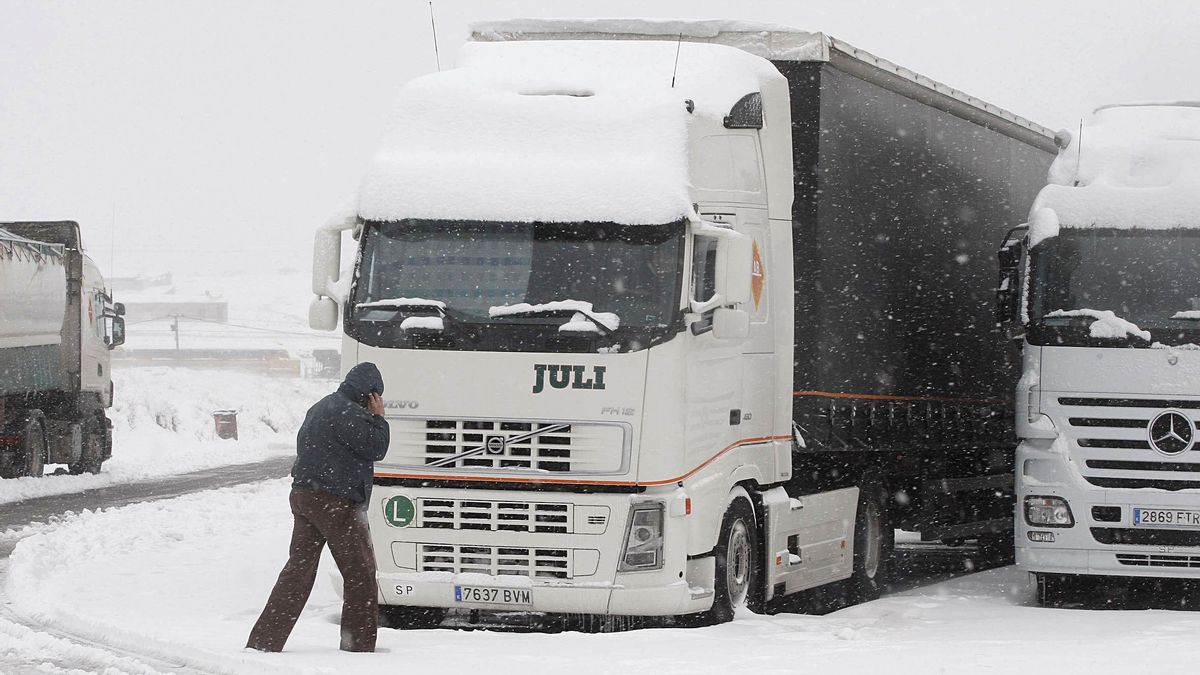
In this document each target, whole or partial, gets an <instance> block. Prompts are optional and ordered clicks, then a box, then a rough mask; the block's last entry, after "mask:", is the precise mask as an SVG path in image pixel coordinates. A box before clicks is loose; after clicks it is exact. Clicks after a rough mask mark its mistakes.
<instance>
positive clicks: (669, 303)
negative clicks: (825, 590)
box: [310, 20, 1054, 626]
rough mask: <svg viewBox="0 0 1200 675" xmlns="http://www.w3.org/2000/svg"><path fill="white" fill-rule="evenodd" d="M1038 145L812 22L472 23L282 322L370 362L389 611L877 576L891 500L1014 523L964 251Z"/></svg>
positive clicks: (990, 259) (944, 531)
mask: <svg viewBox="0 0 1200 675" xmlns="http://www.w3.org/2000/svg"><path fill="white" fill-rule="evenodd" d="M1053 152H1054V142H1053V135H1052V134H1051V133H1050V132H1049V131H1047V130H1046V129H1044V128H1043V127H1041V126H1039V125H1037V124H1034V123H1032V122H1029V121H1027V120H1025V119H1022V118H1020V117H1017V116H1015V115H1013V114H1011V113H1008V112H1006V111H1004V110H1001V109H999V108H996V107H994V106H991V105H989V104H986V103H984V102H982V101H979V100H977V99H974V98H972V97H970V96H967V95H966V94H963V93H961V92H959V91H956V90H954V89H952V88H950V87H946V86H945V85H941V84H939V83H936V82H934V81H932V80H929V79H927V78H925V77H922V76H920V75H917V74H915V73H912V72H911V71H908V70H906V69H904V68H900V67H898V66H896V65H894V64H892V63H889V62H887V61H884V60H882V59H879V58H876V57H874V56H872V55H870V54H868V53H866V52H863V51H861V50H858V49H855V48H854V47H851V46H849V45H847V44H845V43H842V42H840V41H838V40H836V39H833V38H831V37H828V36H826V35H823V34H820V33H808V32H803V31H797V30H794V29H789V28H781V27H777V26H760V25H749V24H738V23H722V22H654V21H552V20H512V21H506V22H500V23H495V24H488V25H479V26H475V27H474V32H473V36H472V40H471V41H470V42H469V43H468V44H466V45H465V47H464V49H463V51H462V54H461V57H460V59H459V62H458V66H457V67H456V68H454V69H452V70H448V71H445V72H442V73H437V74H433V75H429V76H426V77H422V78H419V79H417V80H414V81H413V82H411V83H409V84H408V85H407V86H406V87H405V88H404V90H403V91H402V93H401V97H400V102H399V104H398V109H397V111H396V116H395V123H394V125H393V128H392V130H391V131H390V132H389V134H388V136H387V138H386V139H385V141H384V143H383V146H382V148H381V149H380V150H379V152H378V153H377V155H376V157H375V160H374V163H373V165H372V166H371V168H370V170H369V171H368V173H367V175H366V177H365V178H364V180H363V183H362V186H361V190H360V193H359V197H358V202H357V209H356V211H355V213H353V214H351V215H349V216H347V217H344V218H335V219H334V220H332V221H331V222H330V223H328V224H327V225H326V226H325V227H324V228H322V229H321V230H320V231H319V232H318V235H317V240H316V248H315V256H314V278H313V291H314V292H315V293H316V295H317V296H318V297H317V298H316V299H315V300H314V302H313V305H312V308H311V314H310V320H311V323H312V325H313V326H314V327H317V328H324V329H333V328H335V327H336V326H337V321H338V316H339V309H340V310H341V314H342V317H343V329H344V331H345V340H344V342H343V348H342V361H343V367H344V368H349V367H351V366H352V365H353V364H356V363H359V362H363V361H371V362H374V363H376V364H378V366H379V368H380V369H381V370H382V372H383V376H384V379H385V381H386V383H387V390H386V392H385V397H386V399H387V400H386V406H387V417H388V420H389V422H390V423H391V432H392V441H391V449H390V451H389V453H388V455H387V456H386V458H385V459H384V460H383V461H381V462H379V463H378V464H377V465H376V473H375V485H374V492H373V494H372V497H371V501H370V504H369V514H370V519H371V532H372V537H373V539H374V545H375V551H376V557H377V560H378V565H379V577H378V579H379V588H380V598H381V601H382V606H383V609H382V613H383V615H384V617H383V618H384V619H385V620H389V621H394V622H399V623H401V624H403V625H408V626H414V625H422V624H426V625H427V624H431V623H434V622H436V621H438V620H439V619H440V616H441V615H442V614H443V613H444V611H445V610H446V609H447V608H470V609H485V610H486V609H491V610H497V609H501V610H502V609H518V610H526V611H534V612H550V613H566V614H582V615H593V616H594V615H605V616H609V617H613V616H629V615H640V616H646V615H658V616H663V615H685V616H688V617H692V618H694V619H696V620H697V621H708V622H713V621H722V620H727V619H729V618H730V617H731V616H732V615H733V613H734V610H735V608H737V607H739V606H742V605H749V606H750V607H752V608H762V607H768V604H769V603H771V601H773V600H775V599H777V598H781V597H783V596H787V595H790V594H794V593H797V592H799V591H803V590H805V589H811V588H816V587H820V586H826V585H830V584H837V588H838V589H839V592H844V593H845V595H846V596H848V597H850V598H853V599H855V600H861V599H865V598H870V597H874V596H875V595H876V594H878V593H879V592H880V591H881V589H883V587H884V586H885V584H886V582H887V579H888V575H889V571H890V568H891V552H892V546H893V543H894V542H893V532H894V528H897V527H903V528H905V529H908V530H912V531H918V532H920V533H921V536H922V537H924V538H926V539H932V540H953V541H958V540H962V539H973V538H978V539H981V540H983V541H984V542H985V543H989V544H992V545H995V546H998V547H1000V548H1003V547H1004V546H1005V545H1006V544H1007V546H1008V550H1009V551H1011V540H1012V532H1011V530H1012V512H1013V482H1012V461H1013V451H1014V448H1015V437H1014V436H1013V431H1012V405H1011V391H1012V388H1013V387H1014V386H1015V385H1016V381H1017V376H1018V373H1019V370H1018V367H1017V365H1018V364H1017V360H1016V353H1015V348H1014V349H1012V353H1011V354H1010V353H1009V349H1010V346H1009V343H1008V340H1007V339H1006V336H1005V335H1004V334H1003V332H1002V331H1001V330H1000V329H999V327H998V326H997V325H996V323H995V321H994V318H993V315H992V310H991V304H992V297H991V292H992V291H991V288H992V281H993V280H994V279H995V276H996V269H995V261H994V251H995V247H996V244H997V242H999V241H1000V240H1001V238H1002V237H1003V236H1004V234H1005V233H1006V232H1007V230H1008V227H1009V226H1008V225H1006V222H1007V223H1012V222H1017V221H1016V220H1014V219H1013V218H1014V217H1015V218H1017V219H1019V218H1020V217H1021V214H1024V213H1026V212H1027V210H1028V208H1029V205H1030V204H1031V203H1032V199H1033V197H1034V195H1035V194H1036V191H1037V189H1038V188H1039V187H1040V183H1041V181H1040V178H1039V176H1041V175H1044V172H1045V170H1046V169H1047V167H1048V166H1049V164H1050V162H1051V160H1052V159H1053ZM344 233H346V234H345V237H343V235H344ZM351 234H352V236H353V237H354V239H355V240H356V246H357V247H358V248H357V257H356V259H355V262H354V267H353V269H349V270H344V271H342V270H340V269H339V259H340V247H341V243H342V240H343V238H346V239H347V240H348V239H349V236H350V235H351Z"/></svg>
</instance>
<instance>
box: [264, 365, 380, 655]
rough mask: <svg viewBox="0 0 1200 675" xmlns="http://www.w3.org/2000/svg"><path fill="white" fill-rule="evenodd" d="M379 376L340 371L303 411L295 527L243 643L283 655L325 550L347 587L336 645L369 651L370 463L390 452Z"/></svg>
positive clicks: (372, 632)
mask: <svg viewBox="0 0 1200 675" xmlns="http://www.w3.org/2000/svg"><path fill="white" fill-rule="evenodd" d="M382 393H383V377H382V376H381V375H380V374H379V369H378V368H376V367H375V364H373V363H360V364H358V365H356V366H354V367H353V368H351V369H350V372H349V373H346V379H345V380H344V381H343V382H342V384H341V385H340V386H339V387H338V389H337V391H336V392H334V393H332V394H330V395H328V396H326V397H325V398H323V399H321V400H320V401H318V402H317V403H316V405H314V406H313V407H311V408H309V409H308V415H307V416H306V417H305V418H304V424H303V425H301V427H300V433H299V434H297V436H296V463H295V464H294V465H293V466H292V493H291V497H290V499H289V501H290V503H291V507H292V516H293V519H294V525H293V529H292V542H291V547H290V549H289V557H288V561H287V564H286V565H284V567H283V571H282V572H280V573H279V580H278V581H276V582H275V588H274V590H272V591H271V597H270V598H269V599H268V600H267V606H266V607H265V608H264V609H263V611H262V615H261V616H259V617H258V622H257V623H255V624H254V629H253V630H251V631H250V639H249V640H248V641H247V643H246V646H247V647H249V648H251V649H257V650H259V651H264V652H278V651H282V650H283V645H284V643H285V642H287V639H288V636H289V635H290V634H291V632H292V628H293V627H294V626H295V625H296V619H298V618H299V617H300V612H301V611H302V610H303V609H304V604H305V603H306V602H307V601H308V596H309V593H311V592H312V587H313V583H314V582H315V581H316V578H317V563H318V562H319V560H320V558H321V550H322V549H323V548H324V547H325V544H326V543H328V544H329V551H330V553H332V554H333V559H334V561H336V562H337V566H338V569H339V570H340V571H341V573H342V578H343V580H344V582H345V586H344V591H343V595H342V598H343V602H342V644H341V648H342V649H344V650H346V651H351V652H373V651H375V637H376V631H377V629H378V628H377V626H378V619H379V598H378V595H377V593H378V589H377V587H376V583H375V555H374V552H373V551H372V550H371V535H370V532H369V530H368V529H367V514H366V511H365V507H366V503H367V500H368V499H369V498H370V496H371V479H372V475H373V473H374V463H375V462H377V461H379V460H381V459H383V456H384V455H385V454H387V449H388V440H389V437H390V435H389V432H388V424H387V421H386V420H384V418H383V399H382V397H381V394H382Z"/></svg>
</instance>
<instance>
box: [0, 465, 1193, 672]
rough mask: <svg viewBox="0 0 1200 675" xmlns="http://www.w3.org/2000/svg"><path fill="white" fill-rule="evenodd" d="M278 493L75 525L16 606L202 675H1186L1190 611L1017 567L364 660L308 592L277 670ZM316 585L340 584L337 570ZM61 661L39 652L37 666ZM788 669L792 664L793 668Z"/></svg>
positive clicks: (228, 496)
mask: <svg viewBox="0 0 1200 675" xmlns="http://www.w3.org/2000/svg"><path fill="white" fill-rule="evenodd" d="M287 490H288V485H287V482H286V481H270V482H267V483H264V484H260V485H257V486H250V487H240V488H231V489H225V490H219V491H214V492H210V493H206V494H201V495H194V496H189V497H184V498H180V499H174V500H166V501H161V502H155V503H150V504H138V505H134V506H130V507H126V508H122V509H118V510H110V511H104V512H101V513H85V514H80V515H78V516H75V517H74V518H72V519H71V520H69V521H68V522H65V523H63V524H62V525H60V526H58V527H57V528H56V529H54V530H52V531H48V532H45V533H43V534H40V535H36V536H33V537H31V538H29V539H26V540H24V541H22V542H21V543H20V544H19V545H18V546H17V549H16V551H15V552H14V554H13V557H12V563H11V568H10V574H9V577H8V591H9V593H10V594H11V598H12V600H13V602H14V605H15V608H16V609H17V610H18V611H20V612H21V613H33V614H36V615H37V616H39V617H41V618H42V619H43V620H45V621H48V622H50V623H51V624H52V625H55V626H59V627H64V628H69V629H71V630H72V631H79V632H83V633H85V634H94V635H98V636H103V637H104V638H105V640H106V641H109V642H116V643H117V644H121V645H125V646H128V647H130V648H135V649H137V650H139V651H150V652H152V653H170V654H174V655H175V658H176V660H177V661H180V662H183V663H186V664H188V665H191V666H193V667H195V668H197V669H200V670H205V671H209V672H223V673H248V674H249V673H261V672H270V671H275V672H293V673H330V672H355V673H360V674H362V675H375V674H379V675H383V674H388V675H391V674H392V673H395V672H397V671H413V672H442V673H467V672H476V673H495V674H507V673H513V674H520V675H533V674H536V673H561V672H570V673H573V674H575V675H587V674H590V673H615V672H618V673H627V674H629V675H638V674H640V673H647V674H650V673H654V674H660V673H665V672H680V673H696V674H706V673H714V674H716V673H720V674H722V675H723V674H724V673H728V672H731V671H735V670H736V671H740V672H753V673H790V672H796V670H797V668H798V667H799V668H800V669H802V670H804V671H805V672H814V673H822V672H835V673H859V672H861V673H874V672H887V673H889V674H890V675H907V674H910V673H911V674H914V675H916V674H919V675H928V673H930V672H931V670H932V671H933V672H955V673H958V672H964V673H965V672H1007V673H1034V672H1067V673H1075V672H1087V673H1095V674H1097V675H1103V674H1106V673H1114V674H1121V675H1124V674H1126V673H1134V672H1189V670H1190V669H1193V668H1194V664H1195V663H1196V661H1197V660H1198V659H1200V643H1198V642H1197V641H1195V640H1193V639H1190V636H1191V635H1192V634H1193V633H1194V631H1195V628H1196V624H1197V621H1196V618H1195V613H1193V612H1172V611H1162V610H1152V611H1101V612H1089V611H1081V610H1056V609H1042V608H1038V607H1034V606H1032V605H1033V593H1032V586H1031V584H1030V583H1029V582H1028V578H1027V575H1026V574H1025V573H1023V572H1021V571H1019V570H1017V569H1016V568H1015V567H1007V568H1002V569H998V570H992V571H988V572H984V573H981V574H973V575H969V576H965V577H961V578H958V579H954V580H951V581H946V582H941V583H936V584H931V585H928V586H924V587H922V588H918V589H915V590H912V591H908V592H905V593H901V594H898V595H893V596H890V597H887V598H884V599H882V600H878V601H875V602H871V603H867V604H864V605H859V606H857V607H851V608H849V609H845V610H842V611H839V612H835V613H833V614H830V615H827V616H804V615H796V614H779V615H775V616H760V615H755V614H751V613H748V612H743V613H740V614H739V615H738V617H737V619H736V620H735V621H733V622H732V623H729V624H725V625H722V626H714V627H711V628H703V629H655V630H639V631H630V632H625V633H614V634H601V635H584V634H578V633H560V634H538V633H514V632H491V631H455V630H426V631H394V630H387V629H384V630H381V631H380V634H379V647H380V649H381V652H382V653H377V654H373V655H364V654H346V653H342V652H339V651H338V650H337V645H338V639H339V636H338V632H339V631H338V625H337V622H338V608H339V605H340V601H339V600H338V598H337V596H336V594H335V593H334V592H333V590H332V589H331V588H330V586H329V584H328V583H326V581H325V579H324V575H322V577H321V580H320V581H319V582H318V583H317V586H316V588H315V589H314V592H313V595H312V598H311V599H310V601H309V604H308V607H307V609H306V611H305V612H304V614H303V615H301V617H300V620H299V622H298V623H297V625H296V629H295V631H294V632H293V633H292V637H291V639H290V640H289V642H288V644H287V647H286V649H285V651H284V652H283V653H282V654H258V653H247V652H244V651H242V645H243V644H244V643H245V639H246V636H247V634H248V633H249V631H250V626H251V625H252V624H253V622H254V620H255V618H256V617H257V615H258V612H259V611H260V610H261V609H262V603H263V602H264V601H265V600H266V596H267V593H268V592H269V591H270V589H271V585H272V584H273V582H274V580H275V576H276V575H277V574H278V572H279V568H280V567H281V566H282V564H283V562H284V558H285V556H286V549H287V541H288V535H289V528H290V523H291V519H290V516H289V514H288V510H287ZM322 568H323V569H325V570H329V569H332V566H331V561H329V560H328V559H326V560H324V561H323V562H322ZM60 648H65V647H59V646H56V645H47V646H46V649H47V650H55V649H60ZM798 663H802V665H801V666H798V665H797V664H798Z"/></svg>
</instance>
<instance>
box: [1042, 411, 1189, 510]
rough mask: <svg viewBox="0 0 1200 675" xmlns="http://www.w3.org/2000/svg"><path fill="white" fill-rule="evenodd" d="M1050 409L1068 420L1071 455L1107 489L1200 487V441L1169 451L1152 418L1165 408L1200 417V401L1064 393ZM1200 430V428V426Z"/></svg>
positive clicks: (1065, 430) (1094, 482)
mask: <svg viewBox="0 0 1200 675" xmlns="http://www.w3.org/2000/svg"><path fill="white" fill-rule="evenodd" d="M1055 402H1056V403H1057V409H1053V410H1047V411H1046V412H1048V413H1050V414H1052V415H1053V416H1054V417H1055V418H1056V419H1059V420H1063V419H1064V418H1065V421H1066V424H1061V423H1060V430H1061V431H1062V432H1063V434H1064V435H1065V436H1066V437H1067V439H1068V440H1069V441H1070V444H1071V458H1072V459H1073V460H1074V462H1075V465H1076V466H1077V467H1078V468H1079V470H1080V473H1081V474H1082V475H1083V478H1084V480H1086V481H1088V482H1089V483H1091V484H1092V485H1095V486H1097V487H1103V488H1116V489H1142V488H1154V489H1160V490H1187V489H1200V443H1196V444H1194V445H1193V447H1192V449H1191V450H1189V451H1187V452H1184V453H1181V454H1179V455H1174V456H1168V455H1163V454H1161V453H1159V452H1157V451H1156V450H1154V449H1153V448H1152V447H1151V445H1150V439H1149V429H1148V427H1149V426H1150V421H1151V420H1152V419H1153V418H1154V417H1155V416H1156V415H1158V414H1159V413H1160V412H1162V411H1164V410H1168V409H1174V410H1179V411H1183V412H1186V413H1187V415H1188V416H1189V417H1190V418H1191V420H1192V424H1193V425H1197V420H1198V419H1200V400H1190V399H1186V400H1185V399H1150V398H1144V399H1143V398H1098V397H1061V398H1058V399H1056V400H1055ZM1197 433H1200V431H1198V432H1197Z"/></svg>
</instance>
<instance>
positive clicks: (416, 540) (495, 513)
mask: <svg viewBox="0 0 1200 675" xmlns="http://www.w3.org/2000/svg"><path fill="white" fill-rule="evenodd" d="M664 497H665V496H659V497H657V499H659V500H662V499H663V498H664ZM396 498H402V499H403V500H405V501H406V503H407V502H411V504H412V505H413V509H412V510H413V515H412V518H411V522H409V523H408V524H406V525H403V526H397V525H396V523H397V522H398V521H397V519H396V517H395V510H394V508H395V507H394V504H395V502H394V501H393V500H394V499H396ZM655 499H656V497H655V496H654V495H652V494H649V493H647V494H645V495H637V496H636V497H634V498H632V500H635V501H637V502H642V501H654V500H655ZM631 503H632V501H631V496H630V495H628V494H572V493H532V492H515V491H507V490H505V491H493V490H459V489H445V488H423V487H412V488H410V487H393V486H383V485H377V486H375V488H374V490H373V491H372V496H371V504H370V506H369V511H368V516H369V518H370V523H371V537H372V540H373V544H374V548H375V557H376V563H377V566H378V576H377V579H378V582H379V599H380V602H381V603H382V604H385V605H413V606H424V607H448V608H465V609H481V610H502V611H513V610H516V611H532V612H549V613H579V614H614V615H639V616H667V615H677V614H688V613H692V612H699V611H704V610H706V609H709V608H710V607H711V606H712V601H713V592H712V579H713V570H714V567H715V565H714V561H713V559H712V557H711V556H708V557H701V558H695V559H688V556H687V554H686V549H687V536H688V528H687V527H685V523H686V521H685V518H684V517H675V516H672V515H670V511H669V510H666V512H665V513H664V522H663V532H664V543H663V556H662V559H663V566H662V568H660V569H657V570H647V571H638V572H618V571H617V562H618V559H619V557H620V555H621V552H622V550H623V547H624V543H625V534H626V529H627V522H628V517H629V510H630V505H631ZM389 505H392V506H389ZM389 508H391V509H392V510H391V511H389ZM468 511H470V513H468ZM512 511H517V512H528V513H534V514H550V515H551V516H553V517H556V518H557V517H559V514H564V515H563V516H562V520H556V521H554V522H555V523H561V524H562V527H561V528H560V527H558V525H556V528H557V529H559V530H562V529H565V530H566V531H553V532H547V531H526V530H524V529H522V528H521V527H517V528H516V529H507V530H502V529H499V527H500V525H501V524H503V525H505V526H506V527H511V524H512V523H513V522H514V521H513V520H511V512H512ZM501 514H503V516H501ZM537 518H538V516H536V515H535V516H534V523H535V526H534V529H537V527H536V523H537V522H542V521H538V520H537ZM399 522H403V521H399ZM464 523H472V526H473V527H475V528H477V529H464V528H463V527H461V525H462V524H464ZM484 523H485V524H484ZM448 524H449V525H448ZM466 589H494V590H495V591H496V592H495V593H494V594H492V593H490V592H489V593H488V594H487V601H480V594H479V593H474V592H472V591H469V590H466Z"/></svg>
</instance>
